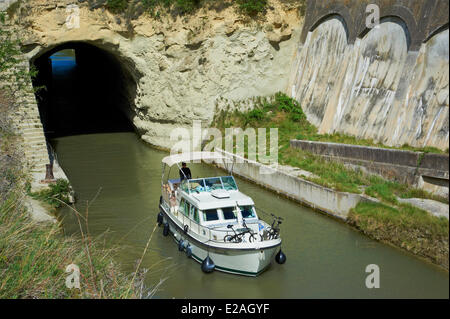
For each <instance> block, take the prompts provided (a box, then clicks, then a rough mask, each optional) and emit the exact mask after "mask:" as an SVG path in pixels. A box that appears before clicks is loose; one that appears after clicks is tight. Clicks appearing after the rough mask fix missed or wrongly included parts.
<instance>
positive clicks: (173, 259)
mask: <svg viewBox="0 0 450 319" xmlns="http://www.w3.org/2000/svg"><path fill="white" fill-rule="evenodd" d="M52 144H53V146H54V148H55V150H56V153H57V154H58V159H59V162H60V164H61V165H62V167H63V168H64V170H65V172H66V173H67V175H68V177H69V179H70V181H71V183H72V185H73V188H74V190H75V191H76V195H77V200H78V201H77V204H76V206H77V208H78V209H79V210H80V211H85V209H86V206H87V204H89V231H90V233H91V234H92V235H93V236H105V238H106V239H107V240H106V242H107V243H108V244H109V245H116V246H118V247H119V248H120V249H119V253H118V255H117V261H118V262H119V263H120V264H121V265H122V267H123V270H124V271H125V272H128V273H131V272H132V271H133V269H134V267H135V265H136V260H138V259H139V258H140V257H141V255H142V252H143V250H144V248H145V246H146V243H147V241H148V239H149V236H150V235H151V233H152V230H153V228H154V225H155V222H156V216H157V213H158V201H159V196H160V179H161V159H162V158H163V157H164V156H166V155H167V154H166V153H164V152H161V151H158V150H155V149H152V148H150V147H149V146H147V145H146V144H145V143H144V142H142V141H141V140H140V139H139V138H138V137H137V135H136V134H134V133H132V132H119V133H97V134H88V135H76V136H66V137H59V138H56V139H53V141H52ZM190 168H191V171H192V173H193V177H200V176H208V175H221V174H224V172H222V171H220V170H218V169H217V168H214V167H212V166H207V165H204V164H195V165H194V164H191V165H190ZM237 182H238V186H239V187H240V189H241V191H243V192H244V193H246V194H248V195H250V196H251V197H252V198H253V199H254V201H255V202H256V205H257V207H261V208H263V209H264V210H265V211H267V212H273V213H275V214H276V215H279V216H282V217H283V218H284V220H285V221H284V223H283V224H282V225H281V226H282V228H281V236H282V239H283V245H282V248H283V251H284V252H285V253H286V255H287V262H286V264H284V265H278V264H276V263H275V262H273V263H272V265H271V267H270V268H269V269H268V270H267V271H266V272H264V273H263V274H262V275H260V276H259V277H256V278H250V277H242V276H237V275H229V274H224V273H220V272H214V273H212V274H204V273H203V272H202V271H201V269H200V264H198V263H197V262H195V261H193V260H192V259H188V258H187V257H186V255H185V254H184V253H182V252H179V251H178V249H177V246H176V244H175V242H174V241H173V239H172V238H171V237H164V236H163V235H162V228H157V229H156V232H155V233H154V235H153V237H152V240H151V242H150V245H149V249H148V251H147V254H146V255H145V257H144V259H143V262H142V266H141V267H144V268H147V269H149V271H148V273H147V279H146V284H147V285H148V286H153V285H155V284H156V283H158V282H159V280H161V279H165V281H164V283H163V284H162V285H161V286H160V290H159V291H158V292H157V293H156V296H155V297H157V298H448V297H449V276H448V273H447V272H445V271H443V270H441V269H439V268H438V267H436V266H434V265H431V264H429V263H426V262H424V261H422V260H420V259H418V258H416V257H414V256H412V255H410V254H408V253H405V252H403V251H401V250H399V249H396V248H393V247H390V246H387V245H384V244H381V243H378V242H375V241H373V240H370V239H368V238H367V237H365V236H363V235H362V234H360V233H358V232H357V231H355V230H353V229H352V228H350V227H348V226H347V225H345V224H344V223H342V222H340V221H337V220H335V219H332V218H330V217H327V216H324V215H322V214H320V213H317V212H314V211H312V210H311V209H309V208H306V207H303V206H301V205H299V204H296V203H294V202H291V201H289V200H286V199H284V198H282V197H280V196H277V195H276V194H274V193H272V192H269V191H267V190H265V189H263V188H261V187H259V186H257V185H254V184H252V183H249V182H247V181H244V180H241V179H239V178H237ZM60 214H61V217H62V219H63V227H64V229H65V231H66V233H67V234H76V233H77V232H78V222H77V220H76V218H75V216H74V215H73V213H72V212H71V211H70V210H68V209H63V210H62V211H61V212H60ZM369 264H376V265H378V266H379V269H380V285H381V287H380V288H379V289H368V288H366V285H365V280H366V276H368V273H366V272H365V269H366V266H367V265H369Z"/></svg>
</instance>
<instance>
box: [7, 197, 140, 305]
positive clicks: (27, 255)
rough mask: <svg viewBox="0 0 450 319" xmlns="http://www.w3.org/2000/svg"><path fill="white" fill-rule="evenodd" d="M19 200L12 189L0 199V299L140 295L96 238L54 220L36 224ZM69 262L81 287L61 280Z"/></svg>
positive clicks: (109, 251) (108, 250)
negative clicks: (70, 231)
mask: <svg viewBox="0 0 450 319" xmlns="http://www.w3.org/2000/svg"><path fill="white" fill-rule="evenodd" d="M22 200H23V198H21V195H20V193H13V194H11V195H10V196H9V197H8V198H7V199H6V200H5V201H3V202H2V203H1V204H0V233H1V236H0V273H1V276H0V298H139V293H138V292H137V289H135V288H134V287H135V286H134V285H132V281H131V278H130V276H126V275H124V274H123V273H122V272H121V271H120V269H119V266H118V265H117V263H115V262H114V260H113V256H114V250H113V249H107V248H103V247H102V246H103V244H102V243H101V242H100V238H98V239H97V240H93V239H92V238H90V236H88V235H86V236H84V237H83V238H82V239H81V240H80V239H76V238H75V237H65V236H64V235H63V234H62V232H61V228H60V226H59V225H58V224H52V225H40V224H36V223H34V222H33V221H32V220H30V217H29V216H28V213H27V211H26V209H25V208H24V207H23V206H22V205H21V202H22ZM70 264H75V265H77V266H79V268H80V274H81V276H80V289H69V288H67V287H66V285H65V282H66V277H67V276H68V273H66V272H65V269H66V267H67V266H68V265H70ZM130 286H131V287H133V289H132V290H129V287H130Z"/></svg>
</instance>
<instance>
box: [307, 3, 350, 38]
mask: <svg viewBox="0 0 450 319" xmlns="http://www.w3.org/2000/svg"><path fill="white" fill-rule="evenodd" d="M308 5H309V4H308ZM333 16H339V17H341V18H342V21H343V24H344V27H345V30H346V33H347V41H348V42H349V43H353V42H354V41H355V38H356V37H355V34H354V32H353V30H354V21H353V17H352V15H351V14H350V10H349V9H348V8H347V7H346V6H343V5H340V4H335V5H331V6H329V7H326V8H324V9H321V10H320V11H319V13H318V14H317V15H315V16H314V17H313V18H312V19H311V20H310V21H305V25H304V27H303V32H302V35H301V42H302V43H303V42H304V41H305V40H306V36H307V35H308V32H311V31H314V30H315V29H316V28H317V27H318V26H319V25H320V24H322V23H323V22H324V21H326V20H328V19H329V18H330V17H333Z"/></svg>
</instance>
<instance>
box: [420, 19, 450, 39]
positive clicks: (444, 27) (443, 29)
mask: <svg viewBox="0 0 450 319" xmlns="http://www.w3.org/2000/svg"><path fill="white" fill-rule="evenodd" d="M447 29H448V22H447V23H446V24H444V25H442V26H440V27H438V28H436V29H435V30H432V31H431V32H430V33H429V34H428V35H427V36H426V38H425V40H424V41H423V42H424V43H427V42H428V41H429V40H430V39H431V38H432V37H434V36H435V35H436V34H438V33H441V32H443V31H445V30H447Z"/></svg>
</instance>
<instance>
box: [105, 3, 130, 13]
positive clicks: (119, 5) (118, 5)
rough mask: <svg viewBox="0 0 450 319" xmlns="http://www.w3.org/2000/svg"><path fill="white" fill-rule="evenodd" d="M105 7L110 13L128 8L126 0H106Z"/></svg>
mask: <svg viewBox="0 0 450 319" xmlns="http://www.w3.org/2000/svg"><path fill="white" fill-rule="evenodd" d="M106 8H107V9H108V10H109V11H111V12H112V13H121V12H124V11H125V10H126V9H127V8H128V0H107V1H106Z"/></svg>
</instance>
